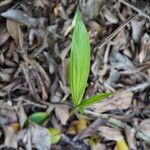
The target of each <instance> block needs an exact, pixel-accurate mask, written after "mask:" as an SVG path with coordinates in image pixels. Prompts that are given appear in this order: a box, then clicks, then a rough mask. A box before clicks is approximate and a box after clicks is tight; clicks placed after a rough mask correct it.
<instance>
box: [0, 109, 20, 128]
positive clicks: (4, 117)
mask: <svg viewBox="0 0 150 150" xmlns="http://www.w3.org/2000/svg"><path fill="white" fill-rule="evenodd" d="M17 121H18V118H17V115H16V112H15V111H13V110H11V109H7V108H1V109H0V125H4V124H9V123H14V122H17Z"/></svg>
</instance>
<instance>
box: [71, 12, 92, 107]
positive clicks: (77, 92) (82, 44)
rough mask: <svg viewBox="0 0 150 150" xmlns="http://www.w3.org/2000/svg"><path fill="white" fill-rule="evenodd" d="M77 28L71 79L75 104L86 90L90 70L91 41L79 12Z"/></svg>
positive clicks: (72, 55)
mask: <svg viewBox="0 0 150 150" xmlns="http://www.w3.org/2000/svg"><path fill="white" fill-rule="evenodd" d="M75 17H76V21H75V28H74V32H73V37H72V43H71V55H70V66H69V80H70V89H71V95H72V98H73V103H74V105H75V106H76V105H78V104H79V103H80V102H81V100H82V97H83V94H84V92H85V88H86V84H87V79H88V76H89V70H90V42H89V35H88V32H87V30H86V27H85V25H84V23H83V21H82V19H81V16H80V14H79V12H78V11H77V12H76V15H75Z"/></svg>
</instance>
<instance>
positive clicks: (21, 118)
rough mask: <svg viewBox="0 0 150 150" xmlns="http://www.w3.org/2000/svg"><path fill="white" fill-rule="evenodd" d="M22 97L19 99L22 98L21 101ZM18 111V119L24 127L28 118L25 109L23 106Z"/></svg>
mask: <svg viewBox="0 0 150 150" xmlns="http://www.w3.org/2000/svg"><path fill="white" fill-rule="evenodd" d="M21 99H22V98H21V97H19V98H18V100H20V101H21ZM17 112H18V113H17V114H18V120H19V123H20V126H21V128H22V127H23V126H24V123H25V121H26V120H27V115H26V113H25V110H24V108H23V107H22V106H21V107H20V108H19V109H18V111H17Z"/></svg>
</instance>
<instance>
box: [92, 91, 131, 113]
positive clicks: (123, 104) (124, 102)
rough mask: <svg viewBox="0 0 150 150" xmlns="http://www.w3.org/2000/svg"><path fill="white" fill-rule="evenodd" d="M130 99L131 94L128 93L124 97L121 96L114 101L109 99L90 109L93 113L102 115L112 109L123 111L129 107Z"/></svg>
mask: <svg viewBox="0 0 150 150" xmlns="http://www.w3.org/2000/svg"><path fill="white" fill-rule="evenodd" d="M132 98H133V93H130V92H128V93H126V94H124V95H121V96H120V97H117V99H116V100H115V101H111V99H109V100H107V101H102V102H100V103H97V104H94V105H93V106H91V107H90V108H92V109H93V110H94V112H97V113H102V112H106V111H110V110H113V109H119V110H125V109H128V108H130V107H131V103H132Z"/></svg>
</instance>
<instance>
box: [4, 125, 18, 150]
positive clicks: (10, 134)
mask: <svg viewBox="0 0 150 150" xmlns="http://www.w3.org/2000/svg"><path fill="white" fill-rule="evenodd" d="M3 129H4V133H5V142H4V144H5V145H6V146H8V147H12V148H15V149H17V144H18V143H17V138H16V137H17V134H16V133H17V128H16V125H12V126H8V125H7V126H4V127H3Z"/></svg>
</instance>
